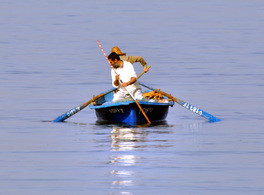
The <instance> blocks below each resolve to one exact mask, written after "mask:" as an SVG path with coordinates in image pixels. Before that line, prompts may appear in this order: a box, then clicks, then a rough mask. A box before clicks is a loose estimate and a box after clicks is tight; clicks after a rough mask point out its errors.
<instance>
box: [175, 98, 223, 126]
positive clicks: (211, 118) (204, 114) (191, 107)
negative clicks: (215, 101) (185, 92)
mask: <svg viewBox="0 0 264 195" xmlns="http://www.w3.org/2000/svg"><path fill="white" fill-rule="evenodd" d="M176 102H177V103H178V104H180V105H181V106H183V107H184V108H186V109H188V110H190V111H191V112H193V113H195V114H198V115H200V116H202V117H204V118H206V119H208V120H209V121H210V122H217V121H221V119H219V118H216V117H214V116H213V115H211V114H209V113H208V112H205V111H204V110H202V109H200V108H198V107H196V106H194V105H192V104H189V103H187V102H185V101H183V100H180V99H176Z"/></svg>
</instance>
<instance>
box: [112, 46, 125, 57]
mask: <svg viewBox="0 0 264 195" xmlns="http://www.w3.org/2000/svg"><path fill="white" fill-rule="evenodd" d="M111 52H115V53H117V54H118V55H120V56H122V55H126V53H122V51H121V50H120V49H119V47H113V48H112V50H111Z"/></svg>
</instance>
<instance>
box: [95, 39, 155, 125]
mask: <svg viewBox="0 0 264 195" xmlns="http://www.w3.org/2000/svg"><path fill="white" fill-rule="evenodd" d="M96 42H97V44H98V46H99V48H100V50H101V51H102V53H103V55H104V57H105V59H106V60H107V62H108V63H109V65H110V67H111V68H112V69H113V67H112V65H111V64H110V62H109V60H108V57H107V55H106V53H105V51H104V48H103V46H102V44H101V43H100V41H99V40H97V41H96ZM149 68H150V66H149ZM113 70H114V69H113ZM114 72H115V74H117V73H116V71H115V70H114ZM144 73H145V72H144V71H143V72H142V73H141V74H140V75H139V76H138V77H137V79H139V78H140V77H141V76H142V75H143V74H144ZM119 82H120V83H122V81H121V80H120V81H119ZM125 89H126V91H127V92H128V93H129V95H130V96H131V97H132V99H133V100H134V102H135V103H136V104H137V106H138V108H139V110H140V111H141V112H142V114H143V115H144V117H145V119H146V120H147V122H148V124H151V122H150V120H149V118H148V116H147V115H146V113H145V112H144V110H143V109H142V107H141V106H140V104H139V103H138V101H137V100H136V98H135V97H134V96H133V95H132V93H130V92H129V91H128V90H127V88H126V87H125Z"/></svg>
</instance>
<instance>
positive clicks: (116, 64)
mask: <svg viewBox="0 0 264 195" xmlns="http://www.w3.org/2000/svg"><path fill="white" fill-rule="evenodd" d="M108 61H109V63H110V64H111V66H113V67H114V68H118V67H119V64H118V60H117V59H115V60H111V59H109V60H108Z"/></svg>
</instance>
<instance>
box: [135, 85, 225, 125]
mask: <svg viewBox="0 0 264 195" xmlns="http://www.w3.org/2000/svg"><path fill="white" fill-rule="evenodd" d="M139 84H140V85H142V86H144V87H146V88H148V89H151V90H153V91H156V92H158V93H160V94H162V95H164V96H166V97H168V98H170V99H172V100H173V101H174V102H176V103H178V104H180V105H181V106H183V107H184V108H186V109H188V110H190V111H192V112H194V113H196V114H198V115H199V116H202V117H204V118H206V119H208V120H209V121H210V122H217V121H221V119H219V118H216V117H214V116H213V115H211V114H209V113H207V112H205V111H203V110H202V109H200V108H198V107H196V106H194V105H192V104H189V103H187V102H185V101H183V100H180V99H178V98H176V97H173V96H171V95H170V94H168V93H165V92H164V91H161V90H160V89H154V88H151V87H149V86H147V85H145V84H143V83H139Z"/></svg>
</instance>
